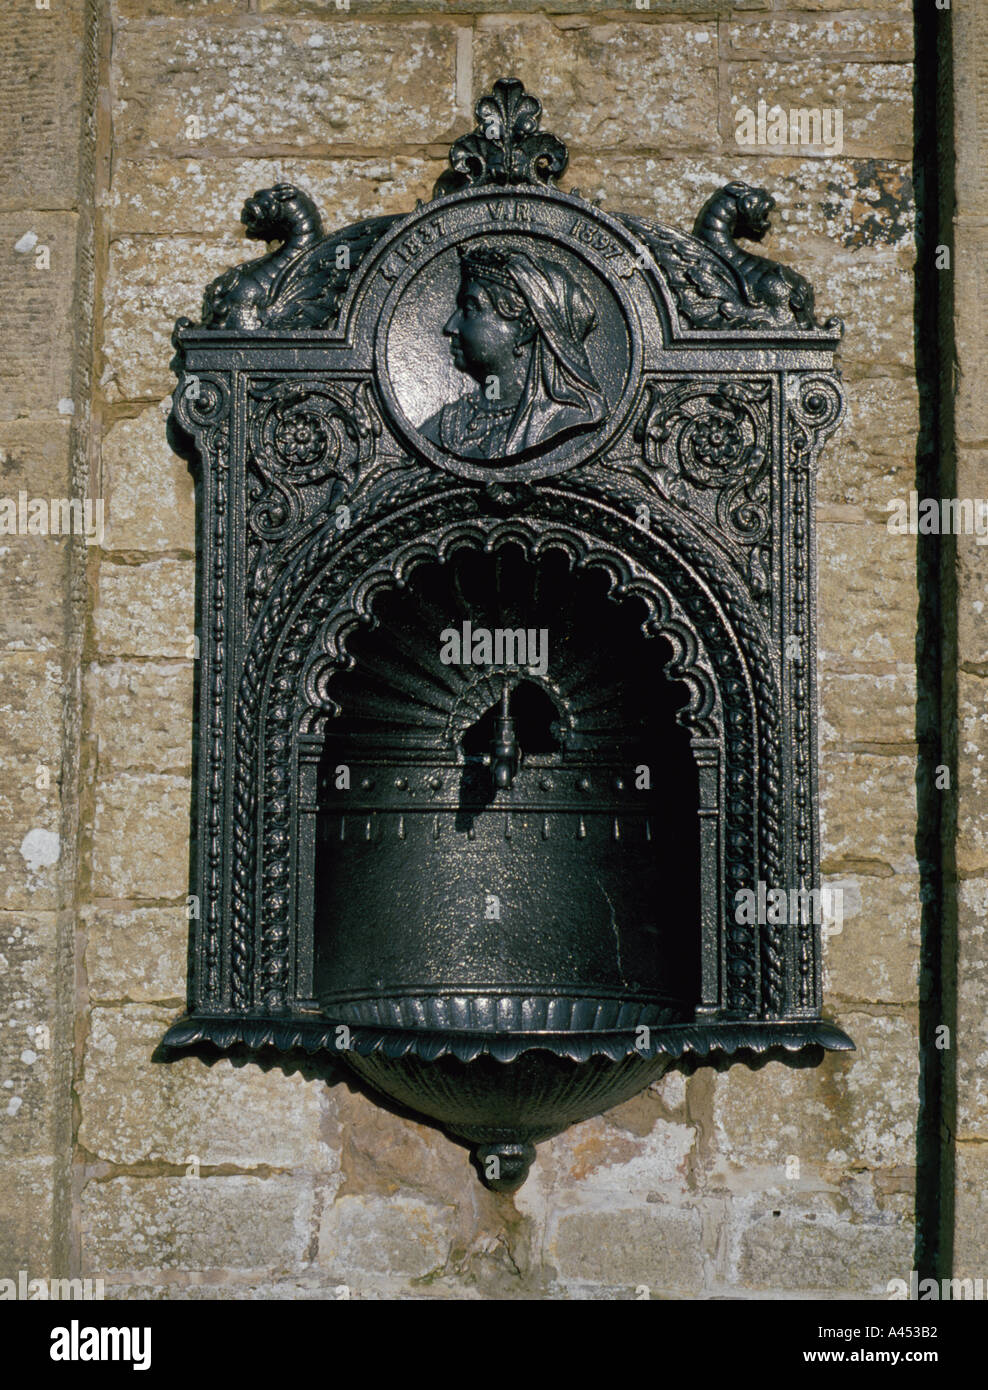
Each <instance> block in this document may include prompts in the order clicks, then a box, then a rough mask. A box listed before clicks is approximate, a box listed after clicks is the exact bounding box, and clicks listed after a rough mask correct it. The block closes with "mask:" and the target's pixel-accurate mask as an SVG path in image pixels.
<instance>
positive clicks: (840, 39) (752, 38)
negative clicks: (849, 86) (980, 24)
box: [727, 6, 913, 63]
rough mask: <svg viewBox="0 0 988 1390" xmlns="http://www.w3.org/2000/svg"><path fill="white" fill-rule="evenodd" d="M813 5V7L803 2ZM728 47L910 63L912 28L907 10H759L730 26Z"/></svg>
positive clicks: (756, 54)
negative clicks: (798, 12)
mask: <svg viewBox="0 0 988 1390" xmlns="http://www.w3.org/2000/svg"><path fill="white" fill-rule="evenodd" d="M805 8H807V9H809V8H811V7H810V6H805ZM842 8H843V7H842ZM727 45H728V51H729V52H730V53H731V54H732V55H734V54H737V55H738V56H740V57H745V58H762V57H771V58H778V59H780V60H782V61H783V62H789V61H791V60H792V57H793V55H794V54H798V55H800V57H803V56H807V57H810V56H812V57H820V58H878V59H881V60H882V61H883V62H890V61H893V60H896V59H898V60H899V61H900V62H905V63H909V62H912V57H913V32H912V25H911V24H910V23H909V20H908V19H907V17H906V15H904V14H900V15H898V16H895V15H889V16H887V17H886V16H883V15H881V14H875V13H869V14H863V15H840V16H835V15H825V16H817V15H785V16H783V15H773V16H771V17H769V16H768V15H765V16H762V15H759V16H757V17H755V18H751V19H735V20H733V21H730V22H729V23H728V25H727Z"/></svg>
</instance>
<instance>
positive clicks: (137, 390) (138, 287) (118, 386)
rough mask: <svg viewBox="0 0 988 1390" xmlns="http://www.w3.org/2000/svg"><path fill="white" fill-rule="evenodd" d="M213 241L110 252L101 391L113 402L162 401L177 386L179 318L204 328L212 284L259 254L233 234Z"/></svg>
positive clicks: (163, 241)
mask: <svg viewBox="0 0 988 1390" xmlns="http://www.w3.org/2000/svg"><path fill="white" fill-rule="evenodd" d="M235 221H236V213H234V217H233V219H231V235H230V236H227V237H224V238H222V239H217V240H214V241H203V240H201V239H197V240H194V239H193V238H191V237H169V238H157V239H151V238H148V237H122V238H121V239H120V240H119V241H115V242H114V243H113V244H112V246H111V247H110V266H109V271H108V275H107V283H106V292H105V298H104V303H105V316H104V323H103V335H104V336H103V362H104V366H103V372H102V375H101V378H100V385H101V386H102V388H103V391H104V393H105V395H106V398H107V400H109V401H119V400H140V399H146V398H150V399H153V400H154V401H159V400H161V398H162V397H163V396H166V395H168V394H169V393H170V392H171V391H172V390H173V389H174V386H175V377H174V375H173V373H172V372H171V370H170V368H169V365H168V364H169V363H170V362H171V360H172V358H173V357H174V355H175V354H174V349H173V348H172V346H171V335H172V329H173V328H174V327H175V320H176V319H178V318H180V317H182V316H183V315H184V316H186V317H188V318H191V319H193V320H194V321H195V322H197V323H198V321H199V319H200V317H201V312H202V295H203V290H204V289H205V288H206V286H207V285H208V284H209V283H210V282H211V281H212V280H214V279H215V278H216V277H217V275H221V274H222V273H223V271H224V270H226V269H227V267H228V266H231V265H238V264H240V263H241V262H242V261H246V260H250V259H251V257H252V253H253V252H254V251H256V248H254V247H251V246H250V244H249V243H248V242H247V241H246V240H245V239H244V238H243V237H242V236H241V237H239V238H238V237H236V236H235V235H233V234H232V232H233V230H234V225H235Z"/></svg>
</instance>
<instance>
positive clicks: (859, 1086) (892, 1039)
mask: <svg viewBox="0 0 988 1390" xmlns="http://www.w3.org/2000/svg"><path fill="white" fill-rule="evenodd" d="M839 1023H840V1027H842V1028H843V1029H845V1031H846V1032H848V1033H849V1034H850V1035H851V1037H852V1038H853V1039H854V1042H855V1045H856V1048H857V1051H856V1052H854V1053H852V1054H851V1056H852V1063H851V1065H850V1066H849V1067H848V1068H847V1070H846V1071H845V1072H843V1073H841V1074H840V1075H838V1076H837V1077H836V1078H835V1091H836V1095H837V1105H836V1107H835V1108H836V1110H837V1114H838V1118H839V1120H840V1122H841V1127H842V1130H843V1132H844V1133H845V1135H846V1139H845V1141H844V1143H843V1145H842V1146H841V1147H842V1148H843V1150H844V1152H845V1155H846V1157H845V1158H844V1159H843V1162H844V1163H845V1164H846V1163H847V1162H850V1163H852V1164H865V1165H866V1166H867V1167H872V1168H896V1167H902V1168H907V1169H909V1168H911V1167H912V1166H913V1165H914V1164H915V1162H916V1117H917V1113H918V1109H919V1059H918V1055H917V1054H918V1036H917V1026H916V1022H915V1019H914V1018H913V1016H912V1013H911V1012H905V1013H898V1012H874V1013H852V1012H847V1013H842V1014H841V1017H840V1019H839Z"/></svg>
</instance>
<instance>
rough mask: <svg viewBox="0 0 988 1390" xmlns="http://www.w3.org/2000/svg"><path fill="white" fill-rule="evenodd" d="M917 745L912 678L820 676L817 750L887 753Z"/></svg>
mask: <svg viewBox="0 0 988 1390" xmlns="http://www.w3.org/2000/svg"><path fill="white" fill-rule="evenodd" d="M915 740H916V677H915V674H914V673H913V672H912V671H905V670H897V671H885V672H881V673H873V672H856V673H847V674H841V673H839V672H837V671H830V670H826V669H825V670H823V671H821V672H820V744H821V747H822V748H823V749H824V750H825V755H826V754H827V753H829V751H830V749H835V750H839V751H842V752H849V751H853V750H854V749H865V750H871V751H881V747H882V745H884V744H888V745H889V751H890V752H891V751H895V749H896V748H899V749H900V750H901V749H902V747H903V745H908V744H912V743H915Z"/></svg>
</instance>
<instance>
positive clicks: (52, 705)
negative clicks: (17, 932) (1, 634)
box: [0, 652, 62, 911]
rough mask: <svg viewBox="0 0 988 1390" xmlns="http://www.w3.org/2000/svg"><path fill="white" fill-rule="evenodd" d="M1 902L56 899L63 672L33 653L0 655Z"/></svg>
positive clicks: (38, 903) (31, 905) (34, 905)
mask: <svg viewBox="0 0 988 1390" xmlns="http://www.w3.org/2000/svg"><path fill="white" fill-rule="evenodd" d="M0 719H2V727H3V731H4V740H3V745H2V747H0V772H2V776H0V908H28V909H32V910H36V911H43V910H47V909H51V908H54V907H56V906H57V905H58V887H57V885H58V873H59V870H58V860H59V857H60V854H61V845H60V842H59V826H60V819H61V814H60V801H59V796H60V781H61V741H62V734H61V720H62V672H61V667H60V666H59V664H58V663H57V662H55V661H53V660H51V659H49V658H47V657H45V656H43V655H41V654H39V653H36V652H8V653H6V654H5V655H4V656H3V657H2V658H0Z"/></svg>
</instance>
